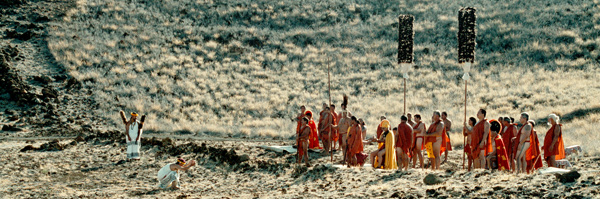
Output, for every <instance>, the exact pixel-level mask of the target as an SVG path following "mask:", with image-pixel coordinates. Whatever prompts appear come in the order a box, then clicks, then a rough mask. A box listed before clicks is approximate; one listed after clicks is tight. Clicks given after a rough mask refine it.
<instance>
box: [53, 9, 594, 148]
mask: <svg viewBox="0 0 600 199" xmlns="http://www.w3.org/2000/svg"><path fill="white" fill-rule="evenodd" d="M382 2H383V3H382ZM598 4H600V2H599V1H598V0H593V1H590V0H588V1H559V0H552V1H547V0H544V1H541V0H534V1H515V0H513V1H508V2H504V1H498V2H492V1H485V0H476V1H465V0H459V1H454V0H441V1H354V0H352V1H346V0H332V1H317V0H308V1H291V0H287V1H266V0H257V1H238V0H231V1H226V2H222V1H211V0H162V1H159V0H79V1H77V6H76V7H75V8H73V9H72V10H70V11H69V12H68V13H67V14H66V15H65V16H64V17H63V18H62V22H57V23H53V24H52V27H51V28H49V29H48V34H49V37H48V47H49V49H50V50H51V51H52V53H53V55H54V56H55V57H56V59H57V60H58V61H59V62H60V63H61V64H62V65H64V68H65V69H66V70H67V71H68V73H69V74H70V75H71V76H73V77H75V78H77V79H78V80H80V81H81V82H82V83H83V86H84V87H86V88H88V89H90V90H93V91H94V92H93V93H92V94H91V95H92V98H93V99H94V100H95V101H96V103H97V104H98V108H97V109H95V110H92V113H93V114H95V115H99V116H101V117H104V118H106V119H108V120H109V121H111V122H112V123H109V124H108V125H109V126H114V127H115V128H117V127H118V128H120V126H117V124H119V116H118V111H119V110H120V109H123V110H125V111H136V112H141V113H143V114H147V115H148V116H149V122H148V124H147V129H148V130H152V131H158V132H187V133H190V132H191V133H199V134H200V135H202V134H222V135H231V136H234V137H238V136H246V137H255V136H272V137H284V138H288V137H290V136H291V135H293V131H294V130H293V129H295V128H294V127H295V122H292V121H291V118H293V117H294V115H295V114H296V112H297V110H298V107H299V106H300V105H307V106H308V107H309V108H310V109H311V110H316V109H317V108H318V107H320V104H322V103H323V102H325V101H326V100H327V65H328V60H330V63H331V71H332V81H331V85H332V95H333V102H334V103H335V104H337V105H339V104H340V103H341V98H342V94H344V93H346V94H349V95H350V110H351V111H352V112H353V113H354V114H355V115H357V116H359V117H363V118H365V120H366V121H367V125H368V126H369V127H370V128H371V129H374V127H375V125H376V124H377V116H379V115H388V116H389V117H390V118H391V120H392V122H394V123H397V122H399V116H400V115H401V114H402V106H403V99H402V92H403V85H402V79H401V73H400V71H399V66H397V64H395V60H396V57H397V37H398V35H397V31H398V27H397V24H398V22H397V16H398V15H399V14H411V15H414V16H415V24H414V25H415V27H414V30H415V60H414V61H415V66H414V67H413V69H412V70H411V72H410V73H409V75H410V76H411V77H410V79H409V80H408V84H407V88H408V92H407V106H408V108H407V109H408V110H409V111H410V112H413V113H417V112H419V113H422V114H423V115H424V117H425V118H427V121H429V119H428V118H430V117H431V112H432V111H433V110H435V109H440V110H443V111H448V113H449V115H450V118H451V119H453V120H454V121H455V128H454V129H455V131H458V130H460V126H462V125H460V124H461V123H462V122H463V119H462V113H463V108H464V107H463V97H464V90H463V89H464V83H463V81H462V80H461V79H460V77H461V76H462V68H461V66H460V65H458V64H457V61H456V57H457V55H456V52H457V49H456V46H457V39H456V33H457V31H458V22H457V15H458V14H457V12H458V10H459V9H460V8H461V7H463V6H472V7H476V8H477V17H478V19H477V23H478V25H477V31H478V32H477V34H478V37H477V52H476V60H477V62H476V63H475V66H474V69H473V70H472V72H471V76H472V81H470V82H469V92H468V99H469V100H468V115H469V116H473V115H475V113H476V111H477V109H479V108H482V107H485V108H487V109H488V113H489V116H490V117H491V118H497V117H498V116H504V115H510V116H512V117H518V114H519V113H520V112H523V111H527V112H530V113H531V114H532V116H533V118H534V119H538V120H539V119H543V118H545V117H546V116H547V115H548V114H549V113H553V112H555V113H558V114H560V115H566V116H570V117H567V120H565V123H566V124H565V129H564V131H565V136H566V138H565V142H566V143H565V144H566V145H573V144H579V145H584V146H587V148H592V146H593V145H594V143H596V142H593V141H592V140H597V139H599V138H600V136H598V133H597V132H598V131H597V130H596V126H595V125H597V124H598V121H599V120H600V113H599V112H598V109H597V106H598V104H599V102H600V100H599V99H600V84H598V83H597V80H598V79H600V75H599V74H600V73H599V72H600V71H599V69H598V66H599V64H600V49H599V47H600V37H599V35H600V25H598V24H600V14H598V12H597V11H598V10H600V7H599V6H598ZM540 121H541V120H540ZM546 129H547V127H546V126H545V125H540V127H539V128H538V131H539V132H541V135H540V136H541V137H543V133H545V130H546ZM452 137H453V139H454V140H455V141H456V142H455V143H458V142H459V140H461V139H462V138H461V136H459V135H453V136H452ZM595 145H597V143H596V144H595ZM595 152H598V151H595Z"/></svg>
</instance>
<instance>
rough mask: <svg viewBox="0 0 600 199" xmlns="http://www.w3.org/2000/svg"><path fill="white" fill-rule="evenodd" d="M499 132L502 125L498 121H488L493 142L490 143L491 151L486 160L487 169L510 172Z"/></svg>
mask: <svg viewBox="0 0 600 199" xmlns="http://www.w3.org/2000/svg"><path fill="white" fill-rule="evenodd" d="M503 120H504V119H503ZM500 131H502V124H500V122H499V121H498V120H490V133H491V134H492V138H494V141H493V142H492V147H493V150H492V152H491V153H490V154H489V155H488V156H487V158H486V160H487V167H488V168H489V169H498V170H500V171H508V170H510V164H509V163H508V156H507V154H506V148H505V147H504V141H503V140H502V136H500V134H499V132H500Z"/></svg>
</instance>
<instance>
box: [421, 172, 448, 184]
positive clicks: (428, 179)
mask: <svg viewBox="0 0 600 199" xmlns="http://www.w3.org/2000/svg"><path fill="white" fill-rule="evenodd" d="M442 182H444V180H443V179H442V178H440V177H439V176H437V175H435V174H432V173H430V174H427V176H425V178H423V183H425V184H426V185H435V184H440V183H442Z"/></svg>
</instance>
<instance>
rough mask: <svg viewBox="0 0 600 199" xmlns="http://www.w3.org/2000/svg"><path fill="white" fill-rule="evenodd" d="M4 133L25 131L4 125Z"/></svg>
mask: <svg viewBox="0 0 600 199" xmlns="http://www.w3.org/2000/svg"><path fill="white" fill-rule="evenodd" d="M2 130H3V131H23V129H21V128H19V127H16V126H14V125H8V124H7V125H4V126H2Z"/></svg>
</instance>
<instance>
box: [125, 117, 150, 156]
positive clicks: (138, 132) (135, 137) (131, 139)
mask: <svg viewBox="0 0 600 199" xmlns="http://www.w3.org/2000/svg"><path fill="white" fill-rule="evenodd" d="M119 114H120V115H121V119H122V120H123V123H124V124H125V135H126V136H127V139H126V141H127V160H139V159H140V147H141V145H142V144H141V142H140V139H141V138H142V127H143V126H144V120H146V116H145V115H142V120H141V121H137V116H138V114H137V113H131V117H130V118H129V121H128V120H127V118H126V117H125V112H123V111H119Z"/></svg>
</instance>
